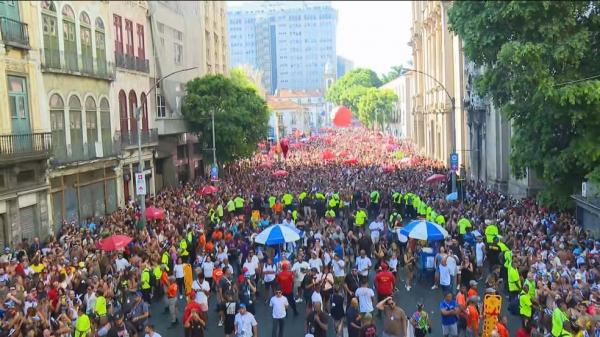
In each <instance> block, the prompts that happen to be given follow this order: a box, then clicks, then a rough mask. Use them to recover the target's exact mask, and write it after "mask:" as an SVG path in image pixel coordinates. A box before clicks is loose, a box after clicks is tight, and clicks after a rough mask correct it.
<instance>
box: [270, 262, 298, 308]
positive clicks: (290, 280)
mask: <svg viewBox="0 0 600 337" xmlns="http://www.w3.org/2000/svg"><path fill="white" fill-rule="evenodd" d="M275 281H277V284H279V289H281V293H282V294H283V296H285V297H286V298H287V300H288V303H289V304H290V307H292V310H294V316H297V315H298V310H296V301H295V300H294V273H292V272H291V271H289V264H284V265H282V266H281V272H279V274H277V276H276V277H275Z"/></svg>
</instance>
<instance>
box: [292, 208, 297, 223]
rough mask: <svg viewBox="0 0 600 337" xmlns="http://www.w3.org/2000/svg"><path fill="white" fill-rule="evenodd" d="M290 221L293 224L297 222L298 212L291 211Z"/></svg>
mask: <svg viewBox="0 0 600 337" xmlns="http://www.w3.org/2000/svg"><path fill="white" fill-rule="evenodd" d="M292 220H294V222H296V221H298V210H296V209H295V210H293V211H292Z"/></svg>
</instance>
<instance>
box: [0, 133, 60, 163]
mask: <svg viewBox="0 0 600 337" xmlns="http://www.w3.org/2000/svg"><path fill="white" fill-rule="evenodd" d="M51 140H52V137H51V135H50V133H49V132H40V133H25V134H10V135H0V161H2V162H3V161H6V160H11V161H14V160H19V159H24V158H35V157H41V158H43V157H49V156H50V150H51Z"/></svg>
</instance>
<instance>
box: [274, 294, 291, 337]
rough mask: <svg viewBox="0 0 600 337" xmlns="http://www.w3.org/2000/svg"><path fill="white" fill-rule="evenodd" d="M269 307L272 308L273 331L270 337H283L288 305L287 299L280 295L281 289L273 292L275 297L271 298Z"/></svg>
mask: <svg viewBox="0 0 600 337" xmlns="http://www.w3.org/2000/svg"><path fill="white" fill-rule="evenodd" d="M269 306H270V307H271V308H273V330H272V333H271V337H283V326H284V323H285V316H286V309H287V307H288V306H289V303H288V300H287V298H286V297H285V296H283V295H282V293H281V289H276V290H275V296H273V297H271V300H270V301H269Z"/></svg>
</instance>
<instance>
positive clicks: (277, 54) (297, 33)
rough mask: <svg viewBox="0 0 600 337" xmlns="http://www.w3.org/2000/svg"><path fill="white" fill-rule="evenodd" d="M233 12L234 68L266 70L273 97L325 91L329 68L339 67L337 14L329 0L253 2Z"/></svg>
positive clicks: (230, 23)
mask: <svg viewBox="0 0 600 337" xmlns="http://www.w3.org/2000/svg"><path fill="white" fill-rule="evenodd" d="M227 13H228V18H227V19H228V31H229V48H230V63H231V66H232V67H233V66H237V65H244V64H248V65H251V66H253V67H254V68H257V69H259V70H261V71H262V73H263V84H264V87H265V88H266V89H267V91H268V92H270V93H274V92H275V90H276V89H324V88H325V82H324V71H325V65H326V64H327V63H328V62H329V63H330V64H332V65H333V66H334V67H335V66H336V65H337V58H336V25H337V11H336V10H335V9H334V8H333V7H332V6H331V3H330V2H329V1H269V2H259V1H253V2H249V3H246V4H243V5H240V6H236V7H231V8H229V9H228V12H227ZM334 72H335V69H334Z"/></svg>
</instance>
